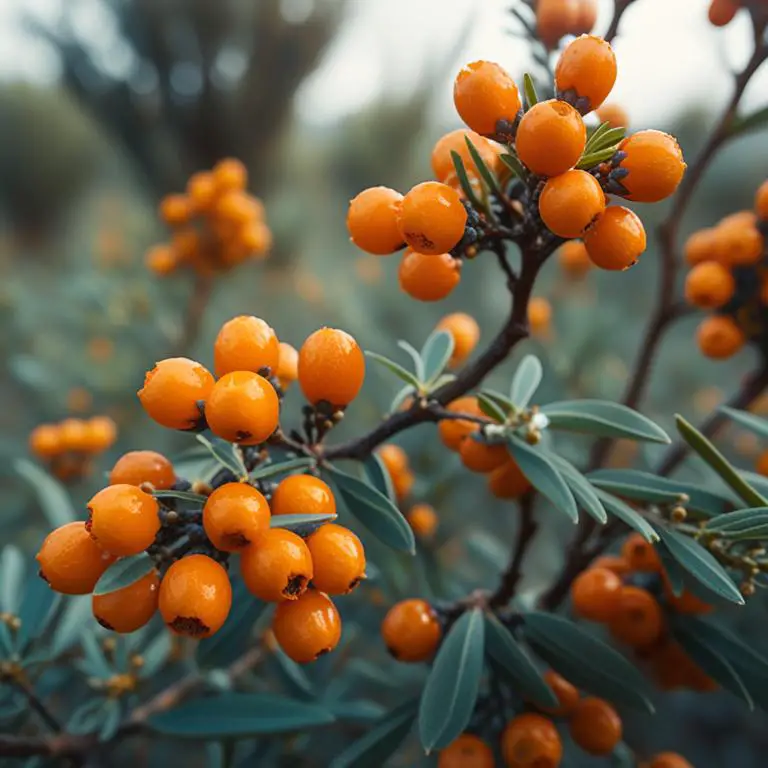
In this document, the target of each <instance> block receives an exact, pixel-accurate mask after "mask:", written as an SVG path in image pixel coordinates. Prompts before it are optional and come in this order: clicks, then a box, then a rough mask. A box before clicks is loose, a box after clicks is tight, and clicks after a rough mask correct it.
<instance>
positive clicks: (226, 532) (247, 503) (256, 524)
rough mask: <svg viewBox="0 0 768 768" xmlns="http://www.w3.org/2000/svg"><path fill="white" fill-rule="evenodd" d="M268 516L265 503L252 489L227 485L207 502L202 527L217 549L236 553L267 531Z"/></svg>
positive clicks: (237, 484) (267, 507) (220, 487)
mask: <svg viewBox="0 0 768 768" xmlns="http://www.w3.org/2000/svg"><path fill="white" fill-rule="evenodd" d="M270 517H271V515H270V512H269V504H268V503H267V500H266V499H265V498H264V496H262V494H261V493H260V492H259V491H257V490H256V489H255V488H254V487H253V486H250V485H247V484H245V483H226V484H225V485H222V486H219V487H218V488H217V489H216V490H215V491H214V492H213V493H212V494H211V495H210V496H209V497H208V499H207V500H206V502H205V506H204V507H203V528H205V534H206V536H208V538H209V539H210V540H211V544H213V546H214V547H216V549H220V550H221V551H222V552H237V551H238V550H241V549H242V548H243V547H246V546H248V544H250V543H251V542H252V541H253V540H254V539H255V538H256V535H257V534H258V533H260V532H261V531H263V530H265V529H267V528H269V519H270Z"/></svg>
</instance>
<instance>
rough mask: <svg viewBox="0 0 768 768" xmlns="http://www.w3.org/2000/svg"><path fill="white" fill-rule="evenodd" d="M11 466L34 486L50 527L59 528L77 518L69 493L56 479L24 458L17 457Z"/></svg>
mask: <svg viewBox="0 0 768 768" xmlns="http://www.w3.org/2000/svg"><path fill="white" fill-rule="evenodd" d="M13 466H14V468H15V469H16V471H17V472H18V473H19V474H20V475H21V476H22V477H23V478H24V479H25V480H27V481H28V482H29V483H30V484H31V485H32V487H33V488H34V490H35V493H36V494H37V498H38V500H39V502H40V507H41V508H42V510H43V514H44V515H45V518H46V520H47V521H48V524H49V525H50V526H51V528H59V527H60V526H62V525H66V524H67V523H71V522H72V521H73V520H76V519H77V515H76V514H75V509H74V507H73V506H72V501H71V500H70V498H69V494H68V493H67V492H66V490H65V489H64V486H63V485H62V484H61V483H60V482H59V481H58V480H54V478H52V477H51V476H50V475H49V474H48V473H47V472H45V471H44V470H42V469H40V467H38V466H37V465H36V464H33V463H32V462H31V461H27V460H26V459H17V460H16V461H15V462H14V463H13Z"/></svg>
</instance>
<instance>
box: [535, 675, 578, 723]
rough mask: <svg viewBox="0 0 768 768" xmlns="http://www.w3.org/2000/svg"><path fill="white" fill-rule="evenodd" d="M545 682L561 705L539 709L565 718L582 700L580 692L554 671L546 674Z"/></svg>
mask: <svg viewBox="0 0 768 768" xmlns="http://www.w3.org/2000/svg"><path fill="white" fill-rule="evenodd" d="M544 682H545V683H546V684H547V685H548V686H549V687H550V688H551V689H552V693H554V694H555V697H556V698H557V700H558V702H560V703H559V705H558V706H557V707H539V709H541V710H542V711H544V712H546V713H547V714H549V715H555V716H557V717H565V716H566V715H570V714H571V712H573V710H574V709H575V708H576V705H577V704H578V703H579V699H580V698H581V697H580V695H579V691H578V689H577V688H576V686H575V685H573V683H569V682H568V681H567V680H566V679H565V678H564V677H563V676H562V675H558V674H557V672H555V671H554V670H553V669H549V670H547V671H546V672H545V673H544Z"/></svg>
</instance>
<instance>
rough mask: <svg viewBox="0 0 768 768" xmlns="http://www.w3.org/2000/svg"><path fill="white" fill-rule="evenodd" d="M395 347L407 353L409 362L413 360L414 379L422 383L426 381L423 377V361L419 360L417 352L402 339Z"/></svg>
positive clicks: (419, 356) (419, 355)
mask: <svg viewBox="0 0 768 768" xmlns="http://www.w3.org/2000/svg"><path fill="white" fill-rule="evenodd" d="M397 346H398V347H400V349H402V350H403V351H404V352H406V353H408V355H409V356H410V358H411V360H413V370H414V371H415V372H416V378H417V379H418V380H419V381H424V380H425V379H426V376H425V375H424V361H423V360H422V359H421V354H420V353H419V350H418V349H416V347H414V346H413V345H412V344H409V343H408V342H407V341H404V340H403V339H400V340H399V341H398V342H397Z"/></svg>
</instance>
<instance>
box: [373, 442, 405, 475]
mask: <svg viewBox="0 0 768 768" xmlns="http://www.w3.org/2000/svg"><path fill="white" fill-rule="evenodd" d="M377 454H378V457H379V458H380V459H381V461H382V462H383V464H384V466H385V467H386V468H387V472H389V474H390V476H392V477H394V476H395V475H399V474H400V473H402V472H407V471H408V454H406V452H405V451H404V450H403V449H402V448H401V447H400V446H399V445H395V444H394V443H387V444H386V445H382V446H381V448H379V450H378V451H377Z"/></svg>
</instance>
